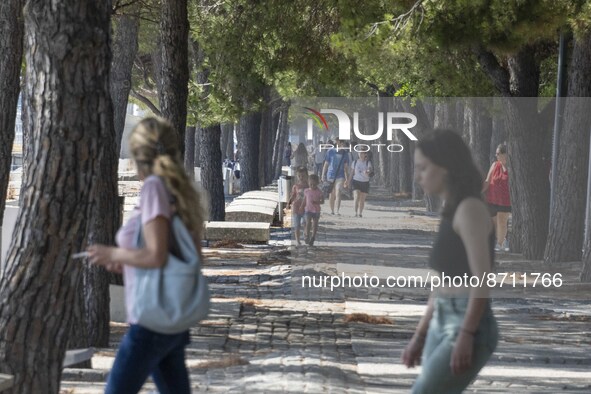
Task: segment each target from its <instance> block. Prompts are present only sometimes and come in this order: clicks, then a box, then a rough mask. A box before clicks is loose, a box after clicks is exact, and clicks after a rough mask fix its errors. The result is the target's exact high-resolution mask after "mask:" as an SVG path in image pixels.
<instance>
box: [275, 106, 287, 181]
mask: <svg viewBox="0 0 591 394" xmlns="http://www.w3.org/2000/svg"><path fill="white" fill-rule="evenodd" d="M288 116H289V107H288V106H285V107H284V108H283V109H282V110H281V111H280V112H279V124H278V125H277V137H276V138H275V146H273V165H274V168H275V171H274V172H275V176H274V178H275V179H279V177H280V176H281V167H283V149H284V147H285V144H286V143H287V141H288V138H289V124H288V121H287V120H288Z"/></svg>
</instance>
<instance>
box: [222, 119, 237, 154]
mask: <svg viewBox="0 0 591 394" xmlns="http://www.w3.org/2000/svg"><path fill="white" fill-rule="evenodd" d="M220 127H221V129H222V137H221V140H220V149H221V151H222V161H224V160H225V159H232V157H231V156H228V145H229V143H230V140H231V139H232V138H233V136H232V131H233V130H234V125H232V124H230V123H224V124H223V125H221V126H220Z"/></svg>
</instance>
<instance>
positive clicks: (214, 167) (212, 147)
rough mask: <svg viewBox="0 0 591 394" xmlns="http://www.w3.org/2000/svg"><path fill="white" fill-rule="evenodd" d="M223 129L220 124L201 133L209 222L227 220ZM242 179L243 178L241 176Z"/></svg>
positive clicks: (202, 176)
mask: <svg viewBox="0 0 591 394" xmlns="http://www.w3.org/2000/svg"><path fill="white" fill-rule="evenodd" d="M221 134H222V129H221V127H220V125H219V124H216V125H213V126H210V127H207V128H205V129H203V130H202V131H201V133H200V138H201V143H200V145H201V148H202V149H201V186H202V187H203V188H204V189H205V190H206V191H207V195H208V198H209V201H208V205H207V206H208V208H209V220H216V221H223V220H224V219H225V215H226V214H225V212H226V209H225V205H226V204H225V198H224V177H223V173H222V151H221V149H220V139H221ZM241 178H242V176H241Z"/></svg>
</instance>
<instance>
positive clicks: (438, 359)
mask: <svg viewBox="0 0 591 394" xmlns="http://www.w3.org/2000/svg"><path fill="white" fill-rule="evenodd" d="M467 306H468V298H451V297H450V298H443V297H440V298H436V299H435V304H434V311H433V317H432V318H431V322H430V323H429V330H428V332H427V339H426V342H425V347H424V348H423V357H422V361H421V364H422V366H423V369H422V372H421V374H420V375H419V377H418V378H417V380H416V382H415V384H414V385H413V387H412V393H413V394H422V393H425V394H427V393H441V394H451V393H461V392H462V391H463V390H464V389H465V388H466V387H468V385H469V384H470V383H471V382H472V380H474V378H475V377H476V375H477V374H478V372H479V371H480V370H481V369H482V367H484V365H485V364H486V362H487V361H488V360H489V358H490V356H491V355H492V354H493V352H494V350H495V349H496V347H497V342H498V335H499V332H498V327H497V321H496V319H495V317H494V315H493V312H492V309H491V307H490V300H489V302H488V304H487V306H486V309H485V311H484V314H483V315H482V318H481V320H480V325H479V326H478V329H477V331H476V334H475V335H474V351H473V355H472V366H471V367H470V369H468V370H467V371H465V372H464V373H462V374H460V375H457V376H456V375H453V374H452V372H451V367H450V362H451V354H452V352H453V348H454V344H455V341H456V338H457V336H458V334H459V331H460V329H461V328H462V324H463V321H464V315H465V314H466V308H467Z"/></svg>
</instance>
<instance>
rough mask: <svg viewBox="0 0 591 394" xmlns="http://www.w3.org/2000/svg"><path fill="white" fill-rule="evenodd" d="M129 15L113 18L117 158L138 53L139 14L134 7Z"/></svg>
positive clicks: (112, 95) (112, 94) (112, 68)
mask: <svg viewBox="0 0 591 394" xmlns="http://www.w3.org/2000/svg"><path fill="white" fill-rule="evenodd" d="M130 7H134V8H131V9H130V13H128V14H125V15H120V16H114V18H115V29H114V35H113V41H112V50H113V60H112V63H111V75H110V77H111V100H113V117H114V124H115V143H116V144H117V145H116V149H115V152H117V157H119V154H120V151H121V138H122V137H123V130H124V129H125V117H126V116H127V103H128V101H129V92H130V91H131V71H132V69H133V62H134V61H135V56H136V54H137V51H138V30H139V16H138V14H137V12H139V11H138V10H137V9H136V8H135V6H130Z"/></svg>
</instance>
